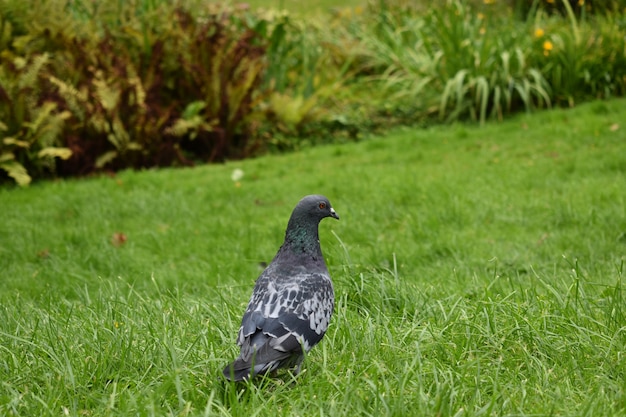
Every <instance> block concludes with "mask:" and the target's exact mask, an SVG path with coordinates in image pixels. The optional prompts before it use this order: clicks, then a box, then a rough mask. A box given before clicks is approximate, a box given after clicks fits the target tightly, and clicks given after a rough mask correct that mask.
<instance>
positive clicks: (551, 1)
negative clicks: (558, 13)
mask: <svg viewBox="0 0 626 417" xmlns="http://www.w3.org/2000/svg"><path fill="white" fill-rule="evenodd" d="M546 2H548V3H550V4H554V0H546Z"/></svg>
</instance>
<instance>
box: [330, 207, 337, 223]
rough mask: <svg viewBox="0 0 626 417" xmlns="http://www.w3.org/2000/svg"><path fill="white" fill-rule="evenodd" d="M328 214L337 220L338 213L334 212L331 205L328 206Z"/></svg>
mask: <svg viewBox="0 0 626 417" xmlns="http://www.w3.org/2000/svg"><path fill="white" fill-rule="evenodd" d="M330 215H331V216H332V217H334V218H335V219H337V220H339V215H338V214H337V213H336V212H335V209H334V208H332V207H331V208H330Z"/></svg>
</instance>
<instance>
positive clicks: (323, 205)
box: [320, 201, 326, 209]
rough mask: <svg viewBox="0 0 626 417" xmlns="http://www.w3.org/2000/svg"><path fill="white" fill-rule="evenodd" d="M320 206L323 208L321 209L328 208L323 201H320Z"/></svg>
mask: <svg viewBox="0 0 626 417" xmlns="http://www.w3.org/2000/svg"><path fill="white" fill-rule="evenodd" d="M320 208H321V209H324V208H326V203H324V202H323V201H322V202H321V203H320Z"/></svg>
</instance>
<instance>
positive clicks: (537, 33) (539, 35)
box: [535, 28, 545, 38]
mask: <svg viewBox="0 0 626 417" xmlns="http://www.w3.org/2000/svg"><path fill="white" fill-rule="evenodd" d="M543 35H545V32H544V31H543V29H541V28H537V29H535V38H542V37H543Z"/></svg>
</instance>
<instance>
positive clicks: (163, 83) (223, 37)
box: [0, 0, 626, 185]
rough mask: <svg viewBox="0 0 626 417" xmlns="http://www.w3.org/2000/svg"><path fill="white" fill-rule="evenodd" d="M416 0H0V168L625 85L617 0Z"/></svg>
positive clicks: (69, 163)
mask: <svg viewBox="0 0 626 417" xmlns="http://www.w3.org/2000/svg"><path fill="white" fill-rule="evenodd" d="M300 3H301V2H298V6H296V3H294V2H291V1H288V0H284V1H277V2H272V3H269V5H271V6H278V7H279V8H283V7H286V8H289V7H298V8H301V7H303V6H301V5H299V4H300ZM431 3H432V2H426V3H422V2H412V1H411V2H408V1H403V0H394V1H371V2H370V3H363V4H360V3H357V2H348V3H346V5H347V6H346V7H329V4H328V3H320V4H319V5H316V6H306V7H309V8H308V9H306V10H299V11H297V12H294V13H292V12H287V11H284V10H283V11H281V10H279V9H275V8H268V7H263V8H261V7H260V5H261V4H262V3H261V2H256V3H254V2H253V4H252V5H251V6H244V5H241V4H234V5H231V6H227V5H223V4H218V3H214V2H208V3H207V2H204V1H200V0H186V1H182V0H181V1H178V2H166V1H153V2H145V1H142V2H139V1H128V2H91V1H84V0H49V1H46V2H41V1H34V0H33V1H24V2H15V1H9V0H0V61H1V62H0V135H1V140H0V172H1V173H2V175H3V179H5V180H8V179H9V178H10V179H12V180H14V181H16V182H17V183H18V184H21V185H26V184H28V183H29V182H30V181H31V180H32V178H43V177H53V176H73V175H86V174H90V173H92V172H95V171H116V170H119V169H121V168H129V167H132V168H144V167H154V166H171V165H174V166H189V165H193V164H195V163H198V162H207V161H224V160H227V159H238V158H243V157H247V156H251V155H257V154H259V153H262V152H267V151H272V150H273V151H282V150H290V149H297V148H301V147H304V146H307V145H309V144H316V143H320V142H328V141H339V142H343V141H351V140H357V139H359V138H360V137H362V136H363V135H365V134H367V133H369V132H373V131H379V130H380V129H385V128H388V127H391V126H394V125H398V124H405V125H424V124H433V123H438V122H452V121H456V120H474V121H478V122H480V123H484V122H485V121H486V120H488V119H497V120H500V119H503V118H504V117H505V116H506V115H508V114H510V113H513V112H516V111H531V110H533V109H537V108H548V107H551V106H555V105H558V106H573V105H575V104H577V103H579V102H581V101H585V100H588V99H597V98H608V97H616V96H622V95H623V94H624V89H625V83H626V81H625V80H626V62H625V61H626V58H625V56H626V55H625V52H624V51H625V50H626V44H625V42H626V41H625V39H626V37H625V36H624V35H625V34H626V31H625V25H624V23H625V21H624V10H625V8H626V4H624V1H623V0H612V1H604V2H601V1H590V0H586V1H582V0H580V1H571V2H570V1H563V0H554V1H549V0H542V1H530V0H529V1H524V0H509V1H497V0H482V1H478V0H473V1H453V0H447V1H445V2H440V3H437V5H435V6H432V5H431ZM327 4H328V5H327ZM265 5H266V6H267V3H266V4H265Z"/></svg>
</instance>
